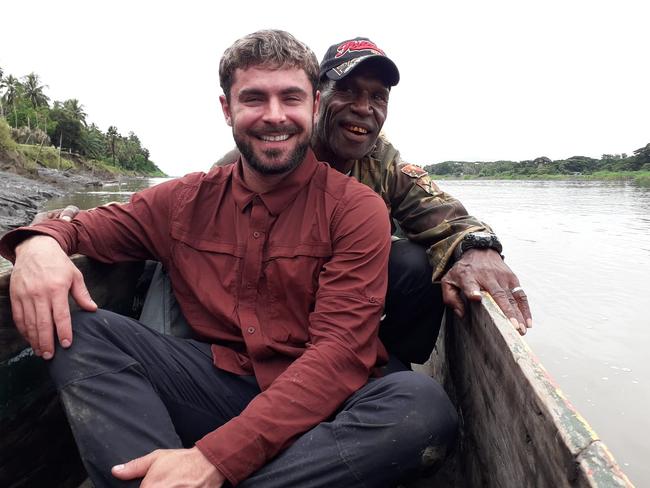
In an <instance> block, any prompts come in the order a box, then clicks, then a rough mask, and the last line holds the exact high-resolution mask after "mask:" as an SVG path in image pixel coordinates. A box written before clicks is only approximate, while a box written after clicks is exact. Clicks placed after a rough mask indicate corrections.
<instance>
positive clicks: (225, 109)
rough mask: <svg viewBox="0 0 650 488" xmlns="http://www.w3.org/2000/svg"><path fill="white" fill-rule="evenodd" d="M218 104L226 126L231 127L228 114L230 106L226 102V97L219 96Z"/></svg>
mask: <svg viewBox="0 0 650 488" xmlns="http://www.w3.org/2000/svg"><path fill="white" fill-rule="evenodd" d="M219 102H220V103H221V110H222V111H223V116H224V118H225V119H226V124H228V125H229V126H230V127H232V114H231V112H230V105H228V100H226V96H225V95H220V96H219Z"/></svg>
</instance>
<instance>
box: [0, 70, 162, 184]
mask: <svg viewBox="0 0 650 488" xmlns="http://www.w3.org/2000/svg"><path fill="white" fill-rule="evenodd" d="M46 88H48V86H47V85H45V84H43V82H42V81H41V79H40V77H39V75H38V74H36V73H29V74H28V75H25V76H23V77H20V78H16V77H14V76H13V75H11V74H8V75H5V73H4V71H3V69H2V67H0V120H1V119H4V120H5V121H6V123H7V124H8V125H9V126H10V127H11V136H12V138H13V139H14V140H15V141H16V142H18V143H21V144H36V145H53V146H55V147H57V148H61V149H64V150H67V151H69V152H73V153H76V154H79V155H80V156H83V157H86V158H89V159H96V160H101V161H104V162H105V163H108V164H112V165H113V166H116V167H118V168H122V169H126V170H130V171H136V172H141V173H148V174H151V173H160V174H162V172H161V171H160V169H159V168H158V167H157V166H156V165H155V164H154V163H153V162H152V161H151V160H150V159H149V156H150V153H149V150H148V149H147V148H145V147H143V146H142V143H141V141H140V139H139V138H138V136H137V135H136V134H135V133H133V132H129V133H128V135H126V136H123V135H121V134H120V132H119V131H118V129H117V127H115V126H110V127H109V128H108V129H107V130H106V132H102V131H101V130H100V129H99V127H97V126H96V125H95V124H94V123H90V124H89V123H88V115H87V114H86V112H85V108H84V106H83V105H82V104H81V103H80V102H79V100H78V99H76V98H72V99H69V100H64V101H58V100H55V101H53V102H52V103H50V98H49V97H48V96H47V94H46V92H45V90H46Z"/></svg>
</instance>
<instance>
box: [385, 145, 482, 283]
mask: <svg viewBox="0 0 650 488" xmlns="http://www.w3.org/2000/svg"><path fill="white" fill-rule="evenodd" d="M391 148H392V146H391ZM384 164H386V166H385V168H386V172H387V175H386V177H387V180H388V181H387V182H386V188H387V194H388V195H387V197H388V200H389V204H390V208H391V215H392V217H393V218H394V219H395V220H396V221H397V222H398V223H399V225H400V227H401V228H402V230H403V231H404V233H405V235H406V236H407V237H408V238H409V239H411V240H412V241H414V242H417V243H419V244H422V245H423V246H425V247H427V248H428V250H427V254H428V255H429V261H430V263H431V266H432V267H433V277H432V279H433V280H434V281H435V280H437V279H440V277H441V276H442V275H443V274H444V272H445V271H446V270H447V268H448V267H449V266H451V264H453V263H452V261H453V251H454V248H455V247H456V245H457V244H458V243H459V242H460V241H461V239H462V238H463V236H464V235H465V234H467V233H469V232H475V231H480V230H488V231H491V229H490V227H489V226H488V225H487V224H485V223H483V222H481V221H480V220H478V219H477V218H476V217H472V216H471V215H468V214H467V210H465V207H464V206H463V205H462V203H461V202H460V201H459V200H457V199H456V198H454V197H452V196H451V195H449V194H448V193H445V192H444V191H442V190H440V188H438V186H437V185H436V184H435V183H434V182H433V181H431V178H430V177H429V175H428V174H427V172H426V171H425V170H424V169H422V168H421V167H419V166H416V165H413V164H407V163H405V162H403V161H402V159H401V158H400V155H399V152H397V151H393V153H392V155H391V157H390V158H389V160H388V161H385V162H384Z"/></svg>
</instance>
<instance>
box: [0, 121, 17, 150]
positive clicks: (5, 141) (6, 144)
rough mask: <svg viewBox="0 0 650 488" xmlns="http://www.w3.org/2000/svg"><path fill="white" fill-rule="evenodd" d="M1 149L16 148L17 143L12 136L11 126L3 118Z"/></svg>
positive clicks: (1, 124)
mask: <svg viewBox="0 0 650 488" xmlns="http://www.w3.org/2000/svg"><path fill="white" fill-rule="evenodd" d="M0 149H2V150H4V151H13V150H15V149H16V143H15V142H14V140H13V139H12V138H11V127H9V124H7V122H6V121H5V120H4V119H2V118H0Z"/></svg>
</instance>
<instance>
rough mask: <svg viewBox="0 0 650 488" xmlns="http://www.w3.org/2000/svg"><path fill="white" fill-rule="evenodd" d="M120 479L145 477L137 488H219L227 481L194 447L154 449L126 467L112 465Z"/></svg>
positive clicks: (113, 471) (114, 473) (123, 465)
mask: <svg viewBox="0 0 650 488" xmlns="http://www.w3.org/2000/svg"><path fill="white" fill-rule="evenodd" d="M111 472H112V473H113V476H115V477H116V478H118V479H120V480H132V479H136V478H144V479H143V480H142V483H141V484H140V488H150V487H158V486H169V487H173V486H186V487H205V488H219V487H220V486H222V485H223V483H224V482H225V480H226V478H224V476H223V475H222V474H221V472H219V470H218V469H217V468H216V467H215V466H214V465H213V464H212V463H211V462H210V461H208V459H207V458H206V457H205V456H204V455H203V454H201V451H199V450H198V449H197V448H196V447H193V448H191V449H157V450H155V451H153V452H150V453H149V454H147V455H146V456H142V457H139V458H136V459H133V460H132V461H129V462H128V463H126V464H120V465H117V466H113V469H112V470H111Z"/></svg>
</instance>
